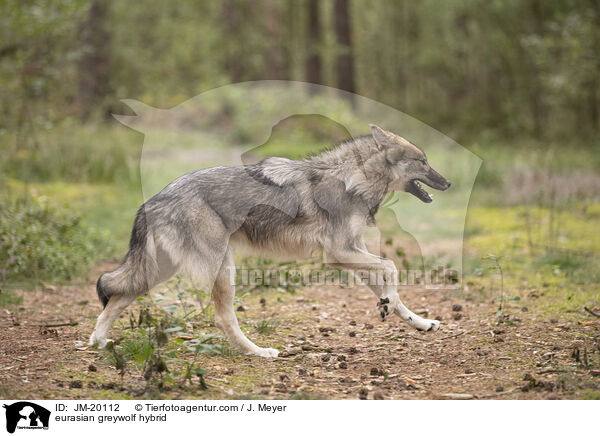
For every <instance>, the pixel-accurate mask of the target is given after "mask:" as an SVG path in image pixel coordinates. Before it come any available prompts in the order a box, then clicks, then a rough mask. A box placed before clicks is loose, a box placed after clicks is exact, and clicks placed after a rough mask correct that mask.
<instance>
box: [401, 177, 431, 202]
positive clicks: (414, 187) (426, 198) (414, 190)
mask: <svg viewBox="0 0 600 436" xmlns="http://www.w3.org/2000/svg"><path fill="white" fill-rule="evenodd" d="M406 192H410V193H411V194H412V195H414V196H415V197H417V198H418V199H419V200H421V201H422V202H424V203H431V202H432V201H433V196H432V195H431V194H429V192H427V191H426V190H425V189H423V186H421V183H420V181H419V180H417V179H413V180H411V181H410V182H408V183H407V185H406Z"/></svg>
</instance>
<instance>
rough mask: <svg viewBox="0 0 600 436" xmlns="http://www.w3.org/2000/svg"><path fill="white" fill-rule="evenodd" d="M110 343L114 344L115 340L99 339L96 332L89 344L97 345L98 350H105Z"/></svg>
mask: <svg viewBox="0 0 600 436" xmlns="http://www.w3.org/2000/svg"><path fill="white" fill-rule="evenodd" d="M109 342H113V340H112V339H106V338H100V337H97V336H96V332H94V333H92V336H90V341H89V342H88V343H89V344H90V345H96V346H97V347H98V348H104V347H106V344H108V343H109Z"/></svg>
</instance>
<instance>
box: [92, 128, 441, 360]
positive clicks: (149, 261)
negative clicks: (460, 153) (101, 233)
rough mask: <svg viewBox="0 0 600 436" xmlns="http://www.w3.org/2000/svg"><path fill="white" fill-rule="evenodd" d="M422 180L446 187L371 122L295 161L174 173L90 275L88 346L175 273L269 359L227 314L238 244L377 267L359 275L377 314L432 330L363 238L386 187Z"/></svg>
mask: <svg viewBox="0 0 600 436" xmlns="http://www.w3.org/2000/svg"><path fill="white" fill-rule="evenodd" d="M420 182H422V183H425V184H427V185H429V186H430V187H432V188H435V189H438V190H446V189H448V188H449V187H450V182H449V181H448V180H446V179H445V178H444V177H442V176H441V175H440V174H438V173H437V172H436V171H434V170H433V169H432V168H431V167H430V166H429V163H428V162H427V158H426V157H425V154H424V153H423V152H422V151H421V150H419V149H418V148H417V147H415V146H414V145H413V144H411V143H410V142H409V141H407V140H405V139H403V138H401V137H400V136H397V135H395V134H393V133H391V132H388V131H385V130H383V129H381V128H380V127H377V126H375V125H371V135H368V136H363V137H359V138H356V139H351V140H347V141H346V142H344V143H342V144H340V145H339V146H337V147H335V148H333V149H332V150H329V151H325V152H323V153H322V154H320V155H317V156H313V157H310V158H306V159H304V160H302V161H295V160H288V159H283V158H279V157H272V158H268V159H265V160H263V161H262V162H259V163H256V164H252V165H243V166H233V167H218V168H209V169H204V170H200V171H194V172H191V173H188V174H186V175H184V176H181V177H179V178H178V179H176V180H175V181H173V182H172V183H171V184H169V185H168V186H167V187H166V188H164V189H163V190H162V191H161V192H159V193H158V194H156V195H155V196H154V197H152V198H151V199H150V200H148V201H147V202H146V203H145V204H144V205H143V206H142V207H141V208H140V209H139V211H138V213H137V216H136V218H135V223H134V225H133V231H132V233H131V241H130V247H129V252H128V253H127V256H126V257H125V260H124V261H123V263H122V264H121V265H120V266H119V267H118V268H117V269H115V270H114V271H111V272H108V273H105V274H102V275H101V276H100V278H99V279H98V283H97V291H98V297H99V298H100V301H101V302H102V304H103V305H104V311H103V312H102V314H101V315H100V316H99V317H98V322H97V324H96V328H95V330H94V332H93V333H92V336H91V338H90V344H97V345H98V346H99V347H103V346H104V345H106V342H107V339H106V333H107V331H108V329H109V328H110V327H111V325H112V323H113V322H114V321H115V319H116V318H117V317H118V316H119V314H120V313H121V312H122V311H123V309H125V308H126V307H127V306H128V305H129V304H130V303H131V302H132V301H133V300H134V299H135V298H136V297H138V296H140V295H142V294H144V293H146V292H147V291H148V290H150V289H152V288H153V287H154V286H156V285H157V284H158V283H160V282H163V281H165V280H167V279H168V278H169V277H171V276H172V275H173V274H175V273H176V272H177V271H183V272H185V273H187V274H189V275H191V276H192V277H193V278H195V279H196V280H200V281H201V283H202V286H205V288H206V289H212V295H213V301H214V309H215V324H216V325H217V326H218V327H219V328H220V329H221V330H222V331H223V333H224V334H225V336H226V337H227V339H228V340H229V341H230V342H231V343H232V344H233V345H235V346H236V347H238V348H239V349H240V350H241V351H243V352H244V353H248V354H255V355H258V356H263V357H276V356H277V354H278V351H277V350H275V349H272V348H260V347H258V346H256V345H255V344H253V343H252V342H251V341H250V340H249V339H248V338H247V337H246V336H245V335H244V334H243V333H242V331H241V330H240V327H239V325H238V322H237V319H236V316H235V313H234V309H233V299H234V295H235V289H234V286H233V280H232V275H233V274H234V273H235V265H234V263H233V255H232V252H233V250H234V249H236V248H238V247H240V246H245V248H251V249H254V250H258V251H259V252H265V251H266V252H272V253H286V254H288V255H289V254H290V253H293V255H294V256H300V255H302V256H305V255H306V256H309V255H310V254H311V253H313V252H314V251H315V250H321V251H322V253H323V254H324V256H325V260H326V262H327V263H328V264H330V265H332V266H333V267H335V268H343V269H349V270H352V271H357V270H359V269H360V270H363V271H364V270H366V271H369V272H374V273H381V274H378V276H380V277H384V279H383V280H379V281H374V283H370V282H371V280H369V283H366V285H368V286H369V287H370V288H371V289H372V291H373V292H374V293H375V295H376V296H377V297H378V299H379V302H378V303H377V308H378V312H379V314H380V315H381V318H382V319H385V318H386V317H387V316H388V315H390V314H392V313H395V314H397V315H398V316H399V317H400V318H402V319H403V320H404V321H405V322H407V323H408V324H410V325H411V326H412V327H414V328H416V329H419V330H437V329H438V328H439V325H440V324H439V322H438V321H435V320H431V319H423V318H421V317H420V316H418V315H415V314H414V313H412V312H411V311H410V310H408V309H407V308H406V307H405V306H404V304H402V302H401V301H400V298H399V297H398V293H397V270H396V267H395V265H394V263H393V262H392V261H391V260H389V259H384V258H381V257H378V256H375V255H373V254H370V253H369V252H368V251H367V249H366V245H365V242H364V240H363V237H362V234H363V231H364V230H365V229H366V226H367V225H368V224H370V223H372V222H373V219H374V218H373V216H374V214H375V213H376V211H377V208H378V207H379V205H380V204H381V202H382V201H383V200H384V199H385V197H386V196H387V195H388V194H389V193H391V192H392V191H405V192H409V193H411V194H413V195H414V196H415V197H417V198H418V199H419V200H421V201H423V202H425V203H429V202H431V201H432V198H431V196H430V195H429V194H428V193H427V192H426V191H425V190H424V189H423V188H422V186H421V184H420ZM394 278H396V279H394Z"/></svg>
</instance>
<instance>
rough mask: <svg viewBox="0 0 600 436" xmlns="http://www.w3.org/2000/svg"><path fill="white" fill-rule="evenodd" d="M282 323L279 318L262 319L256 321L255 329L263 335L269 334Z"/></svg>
mask: <svg viewBox="0 0 600 436" xmlns="http://www.w3.org/2000/svg"><path fill="white" fill-rule="evenodd" d="M279 324H281V323H280V322H279V321H277V320H272V319H262V320H260V321H259V322H257V323H256V325H255V326H254V328H255V330H256V331H257V332H258V333H260V334H261V335H269V334H271V333H273V332H274V331H275V329H277V327H278V326H279Z"/></svg>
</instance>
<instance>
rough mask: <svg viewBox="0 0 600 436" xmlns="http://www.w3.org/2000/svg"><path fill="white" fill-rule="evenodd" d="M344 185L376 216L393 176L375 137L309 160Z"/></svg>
mask: <svg viewBox="0 0 600 436" xmlns="http://www.w3.org/2000/svg"><path fill="white" fill-rule="evenodd" d="M307 162H308V163H309V164H310V165H311V166H313V167H314V168H316V169H319V170H323V171H326V172H328V173H329V174H331V175H333V176H334V177H336V178H337V179H339V180H341V181H343V182H344V184H345V185H346V190H347V191H348V192H349V193H351V194H354V195H358V196H360V197H362V198H363V199H364V200H365V201H366V202H367V204H368V206H369V209H371V210H372V211H373V212H372V213H373V214H374V213H375V212H376V211H377V209H378V208H379V205H380V204H381V202H382V201H383V200H384V198H385V196H386V195H387V190H388V186H389V184H390V182H391V176H390V173H389V170H388V167H387V163H386V160H385V154H384V153H382V152H380V151H378V150H377V148H376V146H375V141H374V140H373V138H372V137H371V136H368V137H361V138H356V139H354V140H352V141H348V142H345V143H342V144H341V145H339V146H337V147H336V148H334V149H332V150H328V151H326V152H324V153H322V154H320V155H318V156H314V157H312V158H311V159H309V160H308V161H307Z"/></svg>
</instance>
